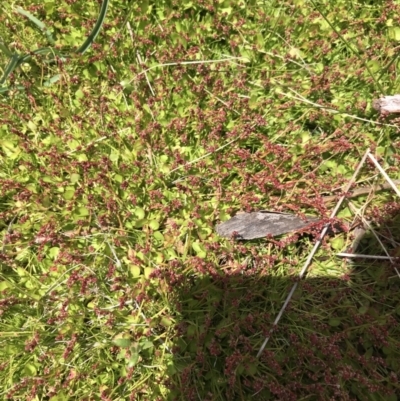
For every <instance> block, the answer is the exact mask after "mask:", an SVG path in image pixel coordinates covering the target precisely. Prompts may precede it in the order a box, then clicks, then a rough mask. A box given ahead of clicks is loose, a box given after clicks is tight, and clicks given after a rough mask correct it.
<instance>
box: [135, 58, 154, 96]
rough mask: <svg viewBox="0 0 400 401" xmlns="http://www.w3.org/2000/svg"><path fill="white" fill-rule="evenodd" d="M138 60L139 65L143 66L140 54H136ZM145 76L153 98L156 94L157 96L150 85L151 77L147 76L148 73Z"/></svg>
mask: <svg viewBox="0 0 400 401" xmlns="http://www.w3.org/2000/svg"><path fill="white" fill-rule="evenodd" d="M136 58H137V61H138V62H139V64H140V65H143V61H142V57H141V56H140V53H139V52H136ZM144 76H145V77H146V82H147V85H148V87H149V88H150V92H151V94H152V95H153V96H155V95H156V94H155V92H154V90H153V87H152V86H151V83H150V80H149V77H148V75H147V72H145V73H144Z"/></svg>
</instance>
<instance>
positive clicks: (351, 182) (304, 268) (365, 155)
mask: <svg viewBox="0 0 400 401" xmlns="http://www.w3.org/2000/svg"><path fill="white" fill-rule="evenodd" d="M368 155H369V149H367V151H366V152H365V154H364V156H363V158H362V159H361V161H360V163H359V165H358V167H357V169H356V171H355V172H354V174H353V176H352V177H351V179H350V181H349V183H348V184H347V186H346V188H345V190H344V192H345V193H347V192H349V190H350V188H351V187H352V185H353V184H354V183H355V181H356V178H357V176H358V173H359V172H360V170H361V168H362V167H363V165H364V163H365V160H366V159H367V157H368ZM345 199H346V196H345V195H342V196H341V197H340V199H339V201H338V203H337V204H336V207H335V208H334V210H333V211H332V213H331V216H330V218H331V219H333V218H334V217H335V216H336V213H337V212H338V211H339V209H340V207H341V206H342V203H343V201H344V200H345ZM329 227H330V224H327V225H326V226H325V227H324V228H323V229H322V231H321V235H320V238H319V239H318V240H317V242H316V243H315V245H314V247H313V249H312V251H311V253H310V255H309V256H308V258H307V260H306V261H305V263H304V266H303V268H302V269H301V272H300V274H299V277H298V281H297V282H296V283H294V285H293V287H292V289H291V290H290V292H289V295H288V296H287V298H286V300H285V303H284V304H283V306H282V308H281V310H280V311H279V313H278V316H277V317H276V319H275V321H274V323H273V326H272V328H271V330H270V332H269V334H268V336H267V337H266V339H265V340H264V342H263V344H262V345H261V347H260V349H259V351H258V353H257V358H259V357H260V355H261V354H262V352H263V351H264V348H265V347H266V345H267V344H268V341H269V339H270V338H271V334H272V332H273V330H274V329H275V328H276V326H277V324H278V323H279V321H280V319H281V317H282V315H283V312H284V311H285V309H286V307H287V306H288V304H289V302H290V300H291V299H292V296H293V294H294V292H295V291H296V289H297V286H298V284H299V281H300V280H301V279H302V278H303V277H304V274H305V273H306V271H307V269H308V266H309V265H310V263H311V260H312V258H313V257H314V254H315V252H316V251H317V250H318V248H319V247H320V245H321V243H322V239H323V237H324V236H325V234H326V233H327V232H328V230H329Z"/></svg>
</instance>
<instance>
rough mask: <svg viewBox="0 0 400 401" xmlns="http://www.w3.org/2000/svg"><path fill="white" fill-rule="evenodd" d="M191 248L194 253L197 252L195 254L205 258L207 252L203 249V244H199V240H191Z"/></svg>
mask: <svg viewBox="0 0 400 401" xmlns="http://www.w3.org/2000/svg"><path fill="white" fill-rule="evenodd" d="M192 248H193V250H194V251H195V252H196V254H197V256H198V257H199V258H205V257H206V255H207V252H206V250H205V249H204V246H203V245H202V244H200V243H199V242H193V244H192Z"/></svg>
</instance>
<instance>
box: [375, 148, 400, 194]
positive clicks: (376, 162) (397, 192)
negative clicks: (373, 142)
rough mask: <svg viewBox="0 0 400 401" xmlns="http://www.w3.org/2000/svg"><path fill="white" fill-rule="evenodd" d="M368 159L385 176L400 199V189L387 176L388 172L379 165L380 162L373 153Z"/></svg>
mask: <svg viewBox="0 0 400 401" xmlns="http://www.w3.org/2000/svg"><path fill="white" fill-rule="evenodd" d="M368 157H369V158H370V159H371V161H372V162H373V163H374V164H375V167H376V168H377V169H378V170H379V172H380V173H381V174H382V175H383V177H384V178H385V180H386V181H387V182H388V184H389V185H390V186H391V187H392V188H393V190H394V192H396V194H397V196H398V197H399V198H400V191H399V189H398V188H397V187H396V185H395V183H394V182H393V180H392V179H391V178H390V177H389V176H388V175H387V174H386V171H385V170H384V169H383V168H382V166H381V165H380V164H379V163H378V161H377V160H376V159H375V157H374V156H373V155H372V154H371V153H369V154H368Z"/></svg>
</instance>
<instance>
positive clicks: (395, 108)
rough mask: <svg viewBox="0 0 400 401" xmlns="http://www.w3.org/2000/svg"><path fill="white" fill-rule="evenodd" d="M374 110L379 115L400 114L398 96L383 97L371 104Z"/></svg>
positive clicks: (399, 98) (399, 99)
mask: <svg viewBox="0 0 400 401" xmlns="http://www.w3.org/2000/svg"><path fill="white" fill-rule="evenodd" d="M372 106H373V108H374V109H375V110H378V111H379V112H380V113H381V114H390V113H400V95H393V96H383V97H381V98H380V99H375V100H373V102H372Z"/></svg>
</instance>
